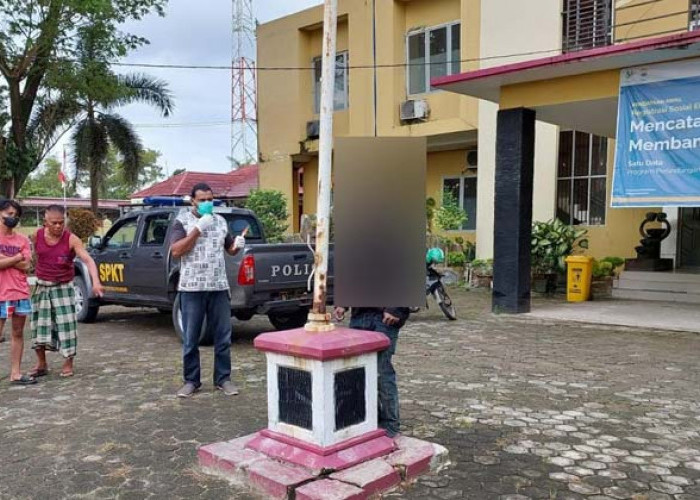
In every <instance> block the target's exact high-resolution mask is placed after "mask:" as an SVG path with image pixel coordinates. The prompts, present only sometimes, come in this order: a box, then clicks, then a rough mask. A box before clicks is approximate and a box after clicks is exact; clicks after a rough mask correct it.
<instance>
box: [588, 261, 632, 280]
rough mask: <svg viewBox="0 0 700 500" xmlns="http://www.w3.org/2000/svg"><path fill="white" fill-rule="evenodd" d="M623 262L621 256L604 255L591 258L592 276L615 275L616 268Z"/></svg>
mask: <svg viewBox="0 0 700 500" xmlns="http://www.w3.org/2000/svg"><path fill="white" fill-rule="evenodd" d="M624 263H625V259H623V258H622V257H605V258H604V259H600V260H593V277H594V278H605V277H608V276H615V274H616V273H617V271H618V269H619V268H620V267H621V266H622V265H623V264H624Z"/></svg>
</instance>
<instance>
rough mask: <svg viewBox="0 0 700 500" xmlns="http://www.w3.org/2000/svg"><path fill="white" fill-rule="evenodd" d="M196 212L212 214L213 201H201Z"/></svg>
mask: <svg viewBox="0 0 700 500" xmlns="http://www.w3.org/2000/svg"><path fill="white" fill-rule="evenodd" d="M197 212H199V215H212V214H213V213H214V202H213V201H202V202H200V203H199V204H198V205H197Z"/></svg>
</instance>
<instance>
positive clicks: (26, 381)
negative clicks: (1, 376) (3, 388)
mask: <svg viewBox="0 0 700 500" xmlns="http://www.w3.org/2000/svg"><path fill="white" fill-rule="evenodd" d="M10 384H12V385H32V384H36V379H35V378H34V377H30V376H29V375H22V376H21V377H20V378H18V379H17V380H10Z"/></svg>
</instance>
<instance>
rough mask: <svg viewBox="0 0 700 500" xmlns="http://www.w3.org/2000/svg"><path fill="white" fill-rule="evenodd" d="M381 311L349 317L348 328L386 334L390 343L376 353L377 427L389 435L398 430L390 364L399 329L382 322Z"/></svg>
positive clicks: (396, 406)
mask: <svg viewBox="0 0 700 500" xmlns="http://www.w3.org/2000/svg"><path fill="white" fill-rule="evenodd" d="M382 316H383V314H382V312H379V311H375V312H362V313H360V314H354V315H353V316H352V317H351V318H350V328H353V329H355V330H369V331H373V332H381V333H383V334H384V335H386V336H387V337H388V338H389V340H390V341H391V344H390V345H389V347H388V348H387V349H385V350H383V351H380V352H379V353H377V370H378V375H379V380H378V385H379V427H380V428H382V429H384V430H386V431H387V434H388V435H389V436H390V437H394V436H395V435H396V434H398V432H399V425H400V423H399V389H398V387H397V386H396V371H395V370H394V365H392V364H391V357H392V356H393V355H394V353H395V352H396V341H397V340H398V338H399V329H398V328H397V327H396V326H389V325H385V324H384V323H382Z"/></svg>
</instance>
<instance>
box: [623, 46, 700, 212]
mask: <svg viewBox="0 0 700 500" xmlns="http://www.w3.org/2000/svg"><path fill="white" fill-rule="evenodd" d="M611 204H612V206H613V207H658V206H661V205H670V206H700V60H691V61H681V62H675V63H666V64H657V65H654V66H646V67H638V68H628V69H623V70H622V74H621V75H620V100H619V109H618V116H617V146H616V151H615V169H614V171H613V187H612V197H611Z"/></svg>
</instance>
